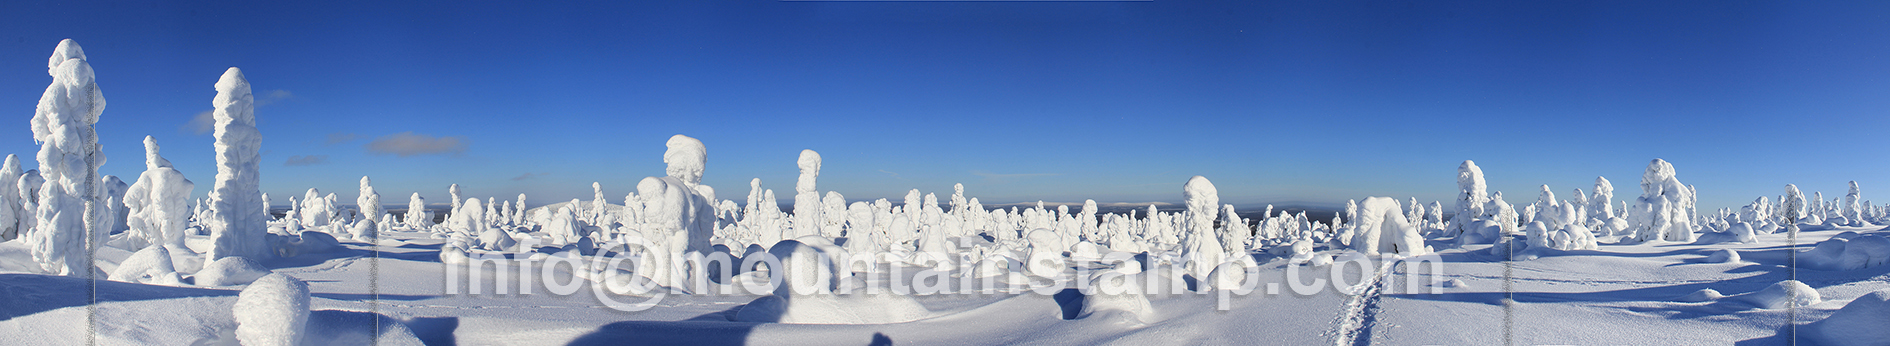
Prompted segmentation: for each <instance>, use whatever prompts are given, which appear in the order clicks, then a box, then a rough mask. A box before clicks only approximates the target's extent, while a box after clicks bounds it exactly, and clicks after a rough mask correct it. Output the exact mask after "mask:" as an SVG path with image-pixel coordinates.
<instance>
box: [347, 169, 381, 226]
mask: <svg viewBox="0 0 1890 346" xmlns="http://www.w3.org/2000/svg"><path fill="white" fill-rule="evenodd" d="M373 184H374V183H373V182H372V181H369V180H368V177H365V176H363V177H361V195H360V196H358V197H355V198H354V206H355V208H356V209H360V210H361V220H380V219H381V213H382V212H384V211H383V210H381V193H380V192H375V191H374V185H373Z"/></svg>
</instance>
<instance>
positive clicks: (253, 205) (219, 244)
mask: <svg viewBox="0 0 1890 346" xmlns="http://www.w3.org/2000/svg"><path fill="white" fill-rule="evenodd" d="M216 89H217V97H216V99H214V100H212V101H211V102H210V105H211V106H212V107H213V109H214V111H213V112H212V115H213V116H214V117H215V119H216V125H215V128H216V133H215V136H216V149H217V179H216V185H215V187H213V188H211V189H210V214H212V215H214V216H213V217H214V219H213V220H210V222H209V226H210V239H211V240H212V242H213V244H214V245H212V246H211V249H210V257H209V259H210V260H217V259H222V258H224V257H230V256H241V257H248V258H251V259H262V258H267V257H271V256H274V255H275V251H272V250H271V249H270V244H269V239H268V236H269V233H268V231H269V225H268V220H269V210H267V209H263V208H262V205H263V204H262V203H263V201H262V190H260V189H259V188H258V184H260V182H261V176H260V171H259V170H258V169H257V165H258V164H259V163H260V162H259V161H260V159H261V156H260V154H259V150H261V149H262V134H261V133H259V132H257V131H256V109H255V96H254V95H251V94H250V88H249V80H248V79H246V78H243V70H241V69H237V68H235V67H231V68H230V69H229V70H228V71H224V72H223V78H221V79H219V80H217V85H216Z"/></svg>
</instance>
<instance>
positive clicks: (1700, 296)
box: [1677, 288, 1726, 303]
mask: <svg viewBox="0 0 1890 346" xmlns="http://www.w3.org/2000/svg"><path fill="white" fill-rule="evenodd" d="M1725 297H1726V295H1724V294H1720V293H1719V291H1718V290H1714V289H1711V288H1702V289H1700V290H1698V291H1693V293H1688V294H1687V295H1686V296H1683V297H1680V299H1677V300H1679V301H1682V302H1688V303H1701V302H1710V301H1715V300H1719V299H1720V298H1725Z"/></svg>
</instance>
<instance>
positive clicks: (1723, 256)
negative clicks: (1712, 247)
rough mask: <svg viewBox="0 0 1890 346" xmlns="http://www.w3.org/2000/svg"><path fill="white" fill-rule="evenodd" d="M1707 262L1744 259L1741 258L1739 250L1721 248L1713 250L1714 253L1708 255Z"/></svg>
mask: <svg viewBox="0 0 1890 346" xmlns="http://www.w3.org/2000/svg"><path fill="white" fill-rule="evenodd" d="M1706 262H1708V263H1739V262H1742V261H1741V260H1740V259H1739V251H1733V249H1720V250H1719V251H1713V254H1712V255H1707V256H1706Z"/></svg>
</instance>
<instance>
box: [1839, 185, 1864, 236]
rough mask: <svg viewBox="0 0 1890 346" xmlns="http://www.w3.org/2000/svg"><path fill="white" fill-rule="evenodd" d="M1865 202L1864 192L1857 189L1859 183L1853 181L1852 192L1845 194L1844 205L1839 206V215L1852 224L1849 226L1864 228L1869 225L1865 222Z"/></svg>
mask: <svg viewBox="0 0 1890 346" xmlns="http://www.w3.org/2000/svg"><path fill="white" fill-rule="evenodd" d="M1863 202H1864V197H1863V192H1862V191H1860V190H1858V189H1857V181H1856V180H1852V181H1851V192H1850V193H1846V194H1844V204H1842V205H1840V206H1838V213H1839V215H1841V216H1844V219H1845V220H1848V221H1849V222H1850V223H1849V224H1848V226H1864V225H1868V224H1869V223H1868V222H1864V204H1863Z"/></svg>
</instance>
